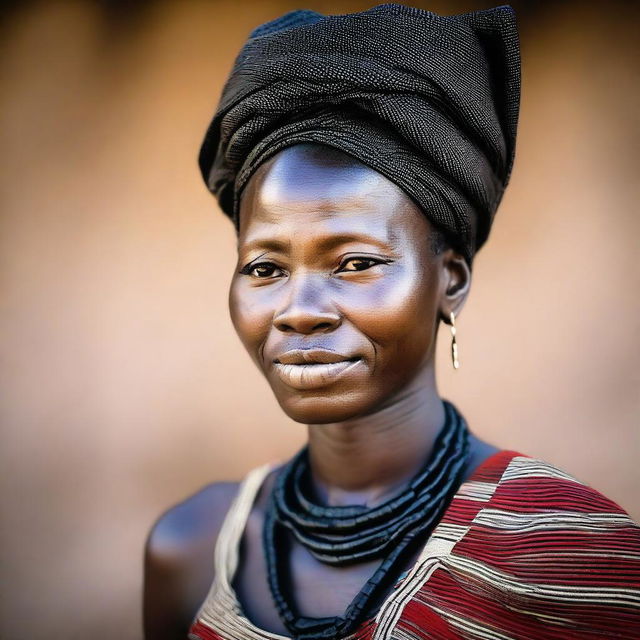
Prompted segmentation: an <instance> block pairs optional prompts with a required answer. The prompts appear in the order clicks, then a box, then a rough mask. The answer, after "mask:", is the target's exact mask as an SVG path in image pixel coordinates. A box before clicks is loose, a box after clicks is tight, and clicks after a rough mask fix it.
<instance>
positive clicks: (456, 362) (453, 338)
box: [449, 311, 460, 369]
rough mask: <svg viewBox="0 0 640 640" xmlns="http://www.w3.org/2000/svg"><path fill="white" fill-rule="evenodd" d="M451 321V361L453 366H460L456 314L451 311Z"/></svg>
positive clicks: (456, 367) (457, 367) (455, 367)
mask: <svg viewBox="0 0 640 640" xmlns="http://www.w3.org/2000/svg"><path fill="white" fill-rule="evenodd" d="M449 322H450V323H451V361H452V362H453V368H454V369H459V368H460V360H458V342H457V340H456V316H455V314H454V313H453V311H451V312H450V313H449Z"/></svg>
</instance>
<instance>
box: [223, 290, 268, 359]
mask: <svg viewBox="0 0 640 640" xmlns="http://www.w3.org/2000/svg"><path fill="white" fill-rule="evenodd" d="M229 313H230V315H231V322H232V323H233V326H234V328H235V330H236V333H237V334H238V337H239V338H240V340H241V341H242V344H243V345H244V347H245V349H246V350H247V351H248V352H249V355H250V356H251V357H252V358H253V359H254V360H256V361H258V359H259V352H260V348H261V346H262V345H263V344H264V342H265V340H266V338H267V335H268V333H269V330H270V328H271V320H272V315H273V310H272V308H271V307H270V306H269V305H265V304H262V303H261V296H260V294H259V293H256V291H255V290H254V289H251V288H249V287H247V286H246V284H243V283H242V282H241V281H240V280H239V278H237V277H236V278H234V279H233V280H232V282H231V288H230V289H229ZM258 364H259V363H258Z"/></svg>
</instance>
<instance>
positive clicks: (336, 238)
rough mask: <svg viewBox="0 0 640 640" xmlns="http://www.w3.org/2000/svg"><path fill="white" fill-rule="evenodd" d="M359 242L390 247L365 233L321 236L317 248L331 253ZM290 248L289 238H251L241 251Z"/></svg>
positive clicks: (382, 247)
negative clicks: (345, 245) (346, 245)
mask: <svg viewBox="0 0 640 640" xmlns="http://www.w3.org/2000/svg"><path fill="white" fill-rule="evenodd" d="M355 242H359V243H362V244H371V245H374V246H376V247H378V248H380V249H384V250H386V251H388V250H389V249H390V248H391V247H390V245H389V244H388V243H387V242H385V241H383V240H381V239H379V238H375V237H373V236H370V235H368V234H366V233H336V234H331V235H326V236H322V237H321V238H320V239H319V240H318V241H317V243H316V244H317V248H318V249H319V250H321V251H331V250H332V249H335V248H337V247H340V246H342V245H344V244H349V243H355ZM290 248H291V240H290V239H289V238H286V239H279V238H271V237H268V238H267V237H265V238H260V237H257V238H253V239H252V240H250V241H249V242H247V243H245V244H244V245H243V249H245V250H247V251H250V250H253V249H265V250H267V251H282V252H286V251H288V250H289V249H290Z"/></svg>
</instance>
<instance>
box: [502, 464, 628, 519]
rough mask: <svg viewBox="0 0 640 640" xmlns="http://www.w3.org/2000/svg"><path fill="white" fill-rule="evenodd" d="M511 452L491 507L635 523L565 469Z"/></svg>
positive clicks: (621, 510)
mask: <svg viewBox="0 0 640 640" xmlns="http://www.w3.org/2000/svg"><path fill="white" fill-rule="evenodd" d="M510 453H511V454H512V455H511V456H507V461H508V463H507V464H506V465H505V467H504V470H503V472H502V473H501V475H500V478H499V480H498V482H497V487H496V492H495V494H494V496H493V499H492V500H491V502H492V506H493V507H500V506H502V507H503V508H505V509H512V510H515V511H517V512H522V511H525V512H527V513H541V514H545V513H547V514H549V513H574V514H581V515H582V519H581V521H588V520H589V519H591V520H593V521H602V522H607V521H609V522H610V523H611V524H612V525H613V526H615V525H617V524H620V525H622V524H624V525H625V526H626V525H631V526H635V523H634V522H633V521H632V520H631V518H630V517H629V515H628V514H627V513H626V511H625V510H624V509H623V508H622V507H621V506H620V505H618V504H616V503H615V502H614V501H613V500H611V499H609V498H607V497H606V496H605V495H603V494H602V493H600V492H599V491H598V490H596V489H594V488H593V487H590V486H589V485H587V484H586V483H584V482H582V481H580V480H578V479H577V478H575V477H574V476H572V475H571V474H569V473H567V472H566V471H563V470H562V469H559V468H558V467H556V466H554V465H552V464H550V463H548V462H545V461H544V460H538V459H536V458H532V457H529V456H524V455H522V454H517V453H513V452H510Z"/></svg>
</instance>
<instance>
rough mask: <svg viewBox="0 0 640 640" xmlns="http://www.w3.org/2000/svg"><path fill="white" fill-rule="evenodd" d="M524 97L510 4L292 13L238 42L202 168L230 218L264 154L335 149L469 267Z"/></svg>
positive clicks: (503, 173)
mask: <svg viewBox="0 0 640 640" xmlns="http://www.w3.org/2000/svg"><path fill="white" fill-rule="evenodd" d="M519 99H520V55H519V45H518V35H517V29H516V23H515V15H514V12H513V10H512V9H511V7H508V6H502V7H497V8H494V9H488V10H484V11H477V12H473V13H466V14H461V15H455V16H448V17H443V16H439V15H436V14H434V13H431V12H428V11H423V10H421V9H415V8H410V7H405V6H402V5H397V4H386V5H380V6H378V7H375V8H373V9H370V10H368V11H364V12H362V13H355V14H347V15H337V16H323V15H321V14H318V13H315V12H313V11H307V10H304V11H295V12H291V13H288V14H286V15H284V16H282V17H280V18H278V19H276V20H274V21H272V22H269V23H267V24H265V25H262V26H261V27H258V28H257V29H256V30H255V31H254V32H253V33H252V34H251V36H250V37H249V39H248V41H247V43H246V44H245V45H244V47H243V49H242V51H241V52H240V54H239V56H238V58H237V60H236V63H235V66H234V68H233V70H232V72H231V75H230V77H229V79H228V81H227V83H226V86H225V88H224V91H223V94H222V98H221V100H220V104H219V106H218V109H217V112H216V114H215V116H214V118H213V121H212V123H211V125H210V127H209V129H208V131H207V133H206V137H205V139H204V142H203V145H202V148H201V151H200V158H199V162H200V169H201V171H202V175H203V177H204V179H205V181H206V182H207V185H208V187H209V189H210V190H211V191H212V192H213V193H214V194H215V195H216V196H217V198H218V200H219V203H220V206H221V208H222V209H223V211H224V212H225V213H226V214H227V215H229V216H230V217H231V218H232V219H234V221H235V223H236V224H237V223H238V207H239V202H240V196H241V194H242V190H243V188H244V187H245V185H246V183H247V181H248V179H249V178H250V177H251V176H252V175H253V173H254V172H255V170H256V169H257V167H259V166H260V165H261V164H262V163H264V162H265V161H266V160H267V159H269V158H271V157H272V156H273V155H274V154H276V153H277V152H278V151H280V150H282V149H283V148H285V147H288V146H292V145H294V144H300V143H317V144H324V145H328V146H331V147H335V148H337V149H339V150H341V151H343V152H345V153H347V154H349V155H351V156H353V157H355V158H356V159H357V160H359V161H361V162H362V163H364V164H366V165H368V166H369V167H371V168H373V169H375V170H376V171H378V172H379V173H381V174H383V175H384V176H386V177H387V178H388V179H390V180H391V181H392V182H394V183H395V184H397V185H398V186H399V187H400V188H401V189H403V191H404V192H405V193H407V194H408V195H409V196H410V197H411V198H412V199H413V200H414V201H415V202H416V204H417V205H418V206H419V207H420V208H421V210H422V211H423V212H424V213H425V215H426V216H427V217H428V218H429V219H430V221H431V222H432V223H433V224H434V225H436V226H437V227H439V228H440V229H442V230H443V231H444V232H445V234H446V235H447V236H448V238H449V240H450V241H451V242H453V243H454V245H455V246H456V247H457V248H459V249H460V250H461V251H462V252H463V253H464V255H465V257H466V258H467V259H468V260H469V262H471V259H472V257H473V254H474V253H475V251H476V250H477V249H478V248H479V247H480V246H481V245H482V244H483V243H484V242H485V240H486V239H487V236H488V234H489V230H490V227H491V223H492V221H493V217H494V213H495V210H496V208H497V206H498V204H499V202H500V199H501V197H502V194H503V191H504V188H505V186H506V184H507V182H508V180H509V176H510V173H511V169H512V165H513V159H514V151H515V139H516V127H517V120H518V109H519Z"/></svg>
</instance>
